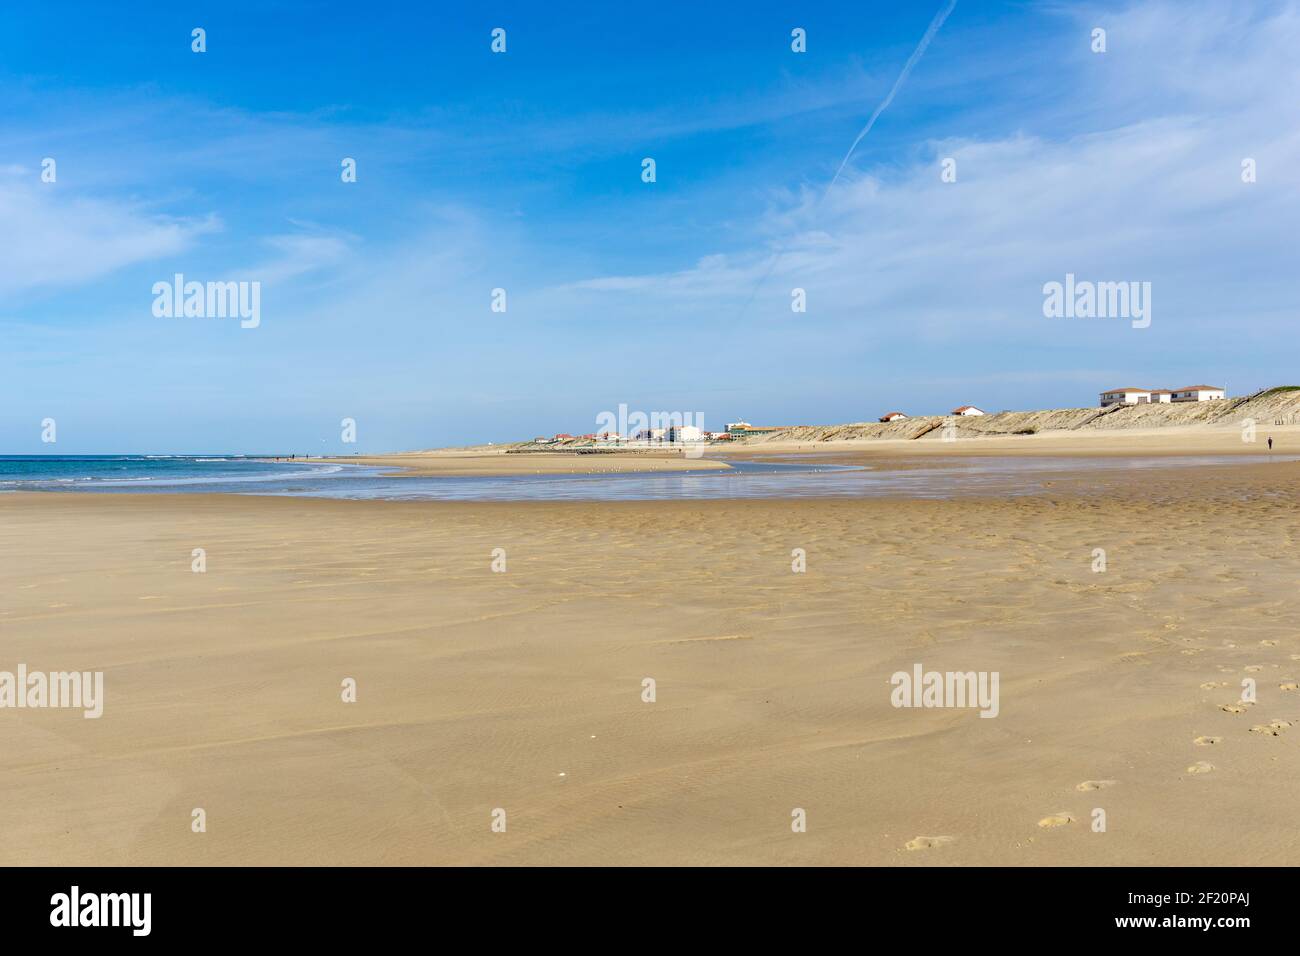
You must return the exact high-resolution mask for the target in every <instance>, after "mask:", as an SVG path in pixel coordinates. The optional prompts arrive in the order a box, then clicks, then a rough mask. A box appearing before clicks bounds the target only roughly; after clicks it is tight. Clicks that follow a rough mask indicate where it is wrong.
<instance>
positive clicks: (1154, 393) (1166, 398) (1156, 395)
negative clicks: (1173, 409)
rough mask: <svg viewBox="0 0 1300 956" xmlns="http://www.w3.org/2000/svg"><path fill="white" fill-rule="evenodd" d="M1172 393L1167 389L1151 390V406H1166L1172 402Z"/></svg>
mask: <svg viewBox="0 0 1300 956" xmlns="http://www.w3.org/2000/svg"><path fill="white" fill-rule="evenodd" d="M1173 395H1174V393H1173V392H1171V391H1169V389H1167V388H1153V389H1151V404H1152V405H1168V404H1169V403H1170V402H1171V401H1172V400H1173Z"/></svg>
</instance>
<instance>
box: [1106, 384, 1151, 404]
mask: <svg viewBox="0 0 1300 956" xmlns="http://www.w3.org/2000/svg"><path fill="white" fill-rule="evenodd" d="M1149 401H1151V389H1149V388H1137V387H1130V388H1112V389H1108V390H1106V391H1104V392H1102V393H1101V407H1102V408H1109V407H1110V406H1111V405H1136V404H1138V403H1139V402H1149Z"/></svg>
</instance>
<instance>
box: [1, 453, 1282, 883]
mask: <svg viewBox="0 0 1300 956" xmlns="http://www.w3.org/2000/svg"><path fill="white" fill-rule="evenodd" d="M1297 493H1300V466H1297V465H1295V464H1290V463H1286V464H1277V465H1264V466H1260V467H1259V468H1253V467H1252V468H1244V469H1243V468H1234V467H1225V466H1218V467H1207V468H1203V469H1202V468H1197V469H1186V468H1183V469H1174V468H1170V469H1165V470H1161V469H1152V470H1149V471H1147V472H1144V473H1143V474H1142V475H1141V476H1140V477H1138V478H1135V476H1133V475H1131V474H1123V473H1106V474H1100V475H1092V476H1089V477H1087V478H1086V479H1084V478H1080V479H1078V480H1077V481H1064V482H1063V483H1062V484H1061V485H1059V486H1055V487H1053V488H1052V489H1051V491H1050V492H1049V493H1047V494H1044V495H1039V496H1033V497H1021V498H987V497H984V498H978V499H975V498H957V499H952V500H944V501H908V500H898V499H871V500H849V499H831V500H749V501H710V502H614V503H558V502H557V503H439V502H382V501H366V502H357V501H327V500H299V499H272V498H257V497H235V496H218V495H198V494H187V495H130V496H127V495H116V496H114V495H89V494H76V495H73V494H63V495H59V494H47V495H35V494H10V495H0V554H2V555H4V558H3V559H2V560H0V635H2V639H0V652H2V653H0V669H4V670H11V671H12V670H14V669H16V667H17V665H18V664H19V663H25V664H27V665H28V666H29V667H30V668H32V669H38V668H39V669H44V670H63V669H77V670H103V671H104V672H105V694H106V700H105V704H104V716H103V717H102V718H101V719H99V720H86V719H83V718H82V716H81V714H80V712H74V711H67V710H0V720H3V721H4V729H5V739H6V745H5V747H4V748H3V750H2V751H0V771H3V772H2V773H0V828H3V831H4V833H5V834H6V837H5V840H4V841H3V842H2V843H0V862H3V863H5V864H10V865H12V864H72V863H78V864H180V865H185V864H207V863H214V864H276V863H284V864H347V863H352V864H397V863H401V864H431V865H439V864H453V863H468V864H489V863H509V864H562V863H592V864H642V863H654V864H665V865H693V864H741V863H750V864H874V865H900V866H910V865H959V864H999V865H1055V864H1089V865H1112V864H1202V865H1223V866H1236V865H1255V864H1289V863H1295V862H1297V860H1300V837H1297V831H1296V829H1295V826H1294V819H1293V817H1294V807H1295V806H1296V804H1297V798H1298V797H1300V726H1297V724H1300V691H1297V690H1295V682H1296V680H1297V678H1298V677H1300V637H1297V635H1298V634H1300V588H1298V587H1297V585H1298V584H1300V559H1298V558H1297V554H1298V551H1297V545H1298V544H1300V519H1298V518H1297V512H1296V508H1295V500H1296V496H1297ZM195 548H204V549H205V550H206V559H207V571H206V573H202V574H196V573H193V572H192V571H191V562H192V560H193V559H192V556H191V555H192V551H193V549H195ZM495 548H503V549H505V556H506V562H507V564H506V571H505V572H504V573H494V572H493V571H492V570H491V564H492V561H493V549H495ZM796 548H798V549H803V550H804V551H805V552H806V560H807V570H806V572H804V573H794V572H793V571H792V568H791V564H792V550H793V549H796ZM1098 548H1101V549H1104V550H1105V552H1106V570H1105V571H1104V572H1096V571H1094V570H1093V567H1094V566H1095V563H1096V556H1095V549H1098ZM917 663H920V664H922V665H923V666H924V667H925V668H926V669H927V670H941V671H944V670H954V671H997V672H999V674H1000V712H999V714H998V716H997V717H996V718H993V719H982V718H980V717H979V716H978V715H977V713H976V712H975V711H974V710H970V709H897V708H894V707H892V706H891V704H890V691H891V687H890V684H889V679H890V675H891V674H892V673H894V672H895V671H898V670H910V669H911V668H912V667H913V665H915V664H917ZM647 677H649V678H653V679H654V681H655V682H656V685H655V686H656V700H655V702H654V703H645V702H643V700H642V693H643V690H642V687H643V684H642V682H643V680H644V679H645V678H647ZM345 678H353V679H355V680H356V682H357V701H356V703H344V702H343V701H342V700H341V683H342V682H343V681H344V679H345ZM1244 678H1250V679H1253V680H1254V681H1256V683H1257V687H1258V702H1257V703H1255V704H1253V705H1240V704H1238V703H1237V701H1238V700H1239V698H1240V697H1241V694H1242V686H1241V682H1242V680H1243V679H1244ZM1225 708H1227V709H1225ZM1206 767H1208V769H1205V768H1206ZM194 808H203V809H204V810H205V811H206V815H207V832H206V833H194V832H192V831H191V813H192V811H193V809H194ZM496 808H501V809H504V810H505V811H506V820H507V828H506V832H504V833H496V832H493V830H492V821H493V817H492V814H493V811H494V809H496ZM796 808H801V809H803V810H804V811H806V815H807V832H806V833H794V832H792V831H791V819H792V817H791V814H792V811H794V810H795V809H796ZM1096 809H1102V810H1104V811H1105V814H1106V831H1105V832H1093V830H1092V821H1093V813H1094V810H1096Z"/></svg>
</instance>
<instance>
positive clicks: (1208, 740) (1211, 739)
mask: <svg viewBox="0 0 1300 956" xmlns="http://www.w3.org/2000/svg"><path fill="white" fill-rule="evenodd" d="M1192 743H1194V744H1196V746H1198V747H1212V746H1214V745H1215V744H1221V743H1223V738H1222V737H1215V736H1212V735H1210V734H1204V735H1202V736H1200V737H1197V738H1196V739H1195V740H1193V741H1192Z"/></svg>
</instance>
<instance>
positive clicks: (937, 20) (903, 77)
mask: <svg viewBox="0 0 1300 956" xmlns="http://www.w3.org/2000/svg"><path fill="white" fill-rule="evenodd" d="M956 6H957V0H948V2H947V3H946V4H944V6H943V7H942V9H940V10H939V12H938V13H936V14H935V15H934V19H933V20H931V21H930V25H929V26H928V27H926V29H925V33H924V35H922V37H921V42H920V43H918V44H917V45H916V49H915V50H913V51H912V55H911V56H909V57H908V58H907V62H906V63H904V64H903V69H902V72H900V73H899V74H898V79H896V80H894V85H893V86H891V87H890V88H889V93H888V94H887V95H886V96H885V98H884V99H883V100H881V101H880V105H879V106H877V107H876V110H875V112H874V113H872V114H871V119H869V120H867V125H866V126H864V127H862V132H860V133H858V136H857V139H855V140H854V141H853V145H851V146H850V147H849V151H848V152H847V153H845V154H844V158H843V159H842V160H840V167H839V169H837V170H835V175H834V176H832V177H831V181H830V182H829V183H827V184H826V188H825V189H824V190H823V191H822V194H821V196H820V198H818V200H817V205H815V206H814V207H813V211H814V212H816V211H817V209H819V208H821V204H822V202H823V201H824V200H825V199H826V196H827V195H828V194H829V193H830V191H831V187H832V186H834V185H835V183H836V182H838V181H839V178H840V173H842V172H844V167H845V166H847V165H848V162H849V160H850V159H851V158H852V156H853V151H854V150H855V149H857V148H858V143H860V142H862V140H863V139H865V138H866V135H867V134H868V133H870V132H871V127H873V126H875V125H876V120H878V119H880V114H881V113H883V112H885V110H886V109H888V108H889V104H890V103H892V102H894V97H895V96H896V95H897V94H898V91H899V90H900V89H901V88H902V86H903V83H904V82H906V81H907V77H908V76H909V75H910V74H911V72H912V68H913V67H914V66H916V64H917V62H918V61H919V60H920V59H921V57H922V56H923V55H924V54H925V51H926V48H927V47H929V45H930V41H931V40H933V39H934V35H935V34H936V33H938V32H939V28H940V27H941V26H943V22H944V21H945V20H947V19H948V14H950V13H952V11H953V8H954V7H956ZM783 255H785V250H784V249H781V250H778V251H777V254H776V255H775V256H773V257H772V261H771V262H769V263H768V266H767V270H766V271H765V272H764V273H763V275H762V277H761V278H759V280H758V283H757V284H756V285H755V286H754V291H752V292H751V293H750V294H749V298H748V299H747V300H746V301H745V304H744V305H743V306H741V308H740V313H739V314H738V315H737V316H736V318H737V319H739V318H740V316H742V315H744V314H745V311H746V310H747V309H748V308H749V306H750V304H751V303H752V302H753V301H754V297H755V296H757V295H758V290H759V289H760V288H762V286H763V283H764V282H766V281H767V278H768V276H770V275H771V274H772V270H773V269H775V268H776V264H777V262H779V261H780V259H781V257H782V256H783Z"/></svg>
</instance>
